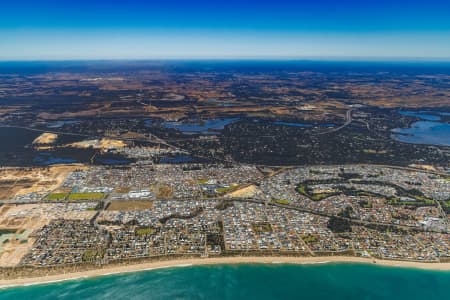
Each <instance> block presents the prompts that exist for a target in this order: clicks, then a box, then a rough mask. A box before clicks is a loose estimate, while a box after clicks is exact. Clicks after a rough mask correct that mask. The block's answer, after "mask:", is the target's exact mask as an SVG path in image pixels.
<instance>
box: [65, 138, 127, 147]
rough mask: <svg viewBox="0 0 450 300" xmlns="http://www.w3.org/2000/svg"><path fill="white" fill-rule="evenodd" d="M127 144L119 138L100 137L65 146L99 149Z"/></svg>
mask: <svg viewBox="0 0 450 300" xmlns="http://www.w3.org/2000/svg"><path fill="white" fill-rule="evenodd" d="M126 146H127V144H126V143H125V142H124V141H121V140H113V139H101V140H85V141H81V142H75V143H71V144H67V145H66V147H74V148H90V147H92V148H94V149H100V150H109V149H116V148H123V147H126Z"/></svg>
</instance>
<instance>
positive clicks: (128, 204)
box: [107, 200, 153, 211]
mask: <svg viewBox="0 0 450 300" xmlns="http://www.w3.org/2000/svg"><path fill="white" fill-rule="evenodd" d="M151 208H153V202H152V201H148V200H124V201H112V202H111V204H110V205H109V206H108V208H107V210H120V211H124V210H142V209H151Z"/></svg>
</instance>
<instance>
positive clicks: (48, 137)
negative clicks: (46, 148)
mask: <svg viewBox="0 0 450 300" xmlns="http://www.w3.org/2000/svg"><path fill="white" fill-rule="evenodd" d="M57 138H58V135H57V134H54V133H50V132H44V133H43V134H41V135H40V136H38V137H37V138H35V139H34V141H33V144H53V143H54V142H55V141H56V139H57Z"/></svg>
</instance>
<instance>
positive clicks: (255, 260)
mask: <svg viewBox="0 0 450 300" xmlns="http://www.w3.org/2000/svg"><path fill="white" fill-rule="evenodd" d="M322 263H363V264H376V265H382V266H390V267H405V268H417V269H428V270H441V271H450V263H425V262H412V261H394V260H375V259H373V258H362V257H347V256H325V257H253V256H249V257H245V256H242V257H215V258H191V259H176V260H166V261H155V262H149V263H140V264H130V265H121V266H111V267H105V268H101V269H96V270H88V271H83V272H74V273H65V274H57V275H49V276H43V277H32V278H18V279H11V280H0V288H7V287H15V286H26V285H35V284H48V283H53V282H60V281H65V280H75V279H82V278H89V277H96V276H105V275H112V274H120V273H129V272H138V271H146V270H154V269H161V268H171V267H187V266H193V265H218V264H219V265H220V264H322Z"/></svg>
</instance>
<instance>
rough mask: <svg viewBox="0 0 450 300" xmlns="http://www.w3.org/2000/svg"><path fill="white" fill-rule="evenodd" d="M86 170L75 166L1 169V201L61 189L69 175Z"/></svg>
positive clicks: (80, 166) (84, 167)
mask: <svg viewBox="0 0 450 300" xmlns="http://www.w3.org/2000/svg"><path fill="white" fill-rule="evenodd" d="M86 168H87V167H86V166H83V165H78V164H74V165H57V166H51V167H42V168H20V169H19V168H3V169H0V199H4V200H8V199H11V198H14V196H16V195H24V194H28V193H33V192H34V193H48V192H50V191H52V190H54V189H56V188H57V187H59V186H60V185H61V184H62V183H63V181H64V180H65V179H66V177H67V175H69V173H71V172H73V171H75V170H80V169H86Z"/></svg>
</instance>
